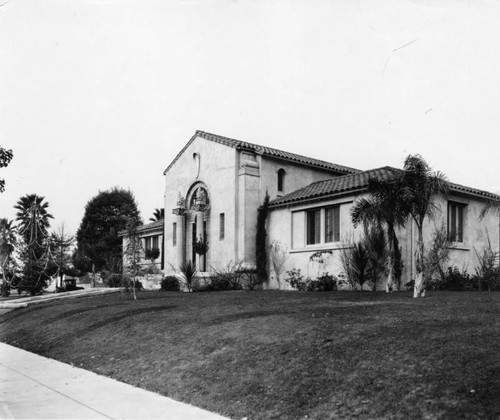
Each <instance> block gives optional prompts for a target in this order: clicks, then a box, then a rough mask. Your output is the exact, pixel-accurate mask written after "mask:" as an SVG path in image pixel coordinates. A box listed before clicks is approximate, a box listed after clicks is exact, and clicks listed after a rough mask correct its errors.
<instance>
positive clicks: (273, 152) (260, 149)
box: [163, 130, 360, 175]
mask: <svg viewBox="0 0 500 420" xmlns="http://www.w3.org/2000/svg"><path fill="white" fill-rule="evenodd" d="M197 137H201V138H204V139H205V140H209V141H213V142H215V143H219V144H223V145H224V146H228V147H232V148H234V149H237V150H248V151H251V152H254V153H257V154H259V155H262V156H268V157H273V158H276V159H282V160H288V161H291V162H295V163H298V164H301V165H306V166H313V167H316V168H321V169H325V170H328V171H332V172H336V173H338V174H340V175H341V174H352V173H356V172H360V170H359V169H354V168H349V167H347V166H342V165H337V164H335V163H330V162H326V161H324V160H319V159H314V158H310V157H306V156H301V155H296V154H295V153H289V152H285V151H283V150H278V149H273V148H271V147H265V146H260V145H258V144H255V143H249V142H246V141H242V140H236V139H231V138H229V137H224V136H219V135H217V134H211V133H207V132H205V131H200V130H197V131H196V133H194V135H193V137H191V139H190V140H189V141H188V143H187V144H186V145H185V146H184V147H183V148H182V150H181V151H180V152H179V154H178V155H177V156H176V157H175V158H174V160H173V161H172V163H170V165H168V167H167V169H165V171H163V175H165V174H166V173H167V171H168V170H169V169H170V168H171V167H172V165H173V164H174V163H175V162H176V161H177V159H179V157H180V156H181V155H182V154H183V153H184V151H185V150H186V149H187V148H188V147H189V145H190V144H191V143H192V142H193V141H194V139H196V138H197Z"/></svg>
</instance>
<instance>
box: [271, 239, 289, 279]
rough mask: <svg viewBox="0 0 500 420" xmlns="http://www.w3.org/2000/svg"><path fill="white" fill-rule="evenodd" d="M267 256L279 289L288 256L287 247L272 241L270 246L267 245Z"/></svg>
mask: <svg viewBox="0 0 500 420" xmlns="http://www.w3.org/2000/svg"><path fill="white" fill-rule="evenodd" d="M269 254H270V258H271V265H272V267H273V270H274V273H275V274H276V280H277V281H278V289H281V281H280V280H281V273H282V272H283V267H284V266H285V262H286V258H287V256H288V249H287V246H286V245H285V244H283V243H281V242H280V241H273V242H272V243H271V245H269Z"/></svg>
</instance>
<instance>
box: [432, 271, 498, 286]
mask: <svg viewBox="0 0 500 420" xmlns="http://www.w3.org/2000/svg"><path fill="white" fill-rule="evenodd" d="M427 288H428V289H429V290H451V291H457V292H463V291H477V290H491V291H494V290H500V269H499V268H498V267H497V268H496V269H495V270H494V271H491V272H488V273H487V275H484V276H481V275H478V274H476V275H472V276H471V275H470V274H469V273H467V271H465V270H462V271H460V270H459V269H458V267H448V269H447V270H446V272H445V273H444V275H443V276H442V277H440V278H433V279H430V280H429V281H428V283H427Z"/></svg>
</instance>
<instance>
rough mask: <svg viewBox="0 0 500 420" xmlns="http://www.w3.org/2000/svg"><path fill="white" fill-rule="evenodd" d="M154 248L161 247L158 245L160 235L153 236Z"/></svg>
mask: <svg viewBox="0 0 500 420" xmlns="http://www.w3.org/2000/svg"><path fill="white" fill-rule="evenodd" d="M153 248H156V249H159V246H158V235H156V236H153Z"/></svg>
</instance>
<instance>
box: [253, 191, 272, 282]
mask: <svg viewBox="0 0 500 420" xmlns="http://www.w3.org/2000/svg"><path fill="white" fill-rule="evenodd" d="M268 214H269V193H268V192H267V191H266V196H265V198H264V203H263V204H262V206H261V207H260V208H259V209H258V212H257V232H256V234H255V263H256V266H257V276H258V277H259V279H260V280H261V281H263V280H265V279H266V278H267V246H266V242H267V232H266V220H267V215H268Z"/></svg>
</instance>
